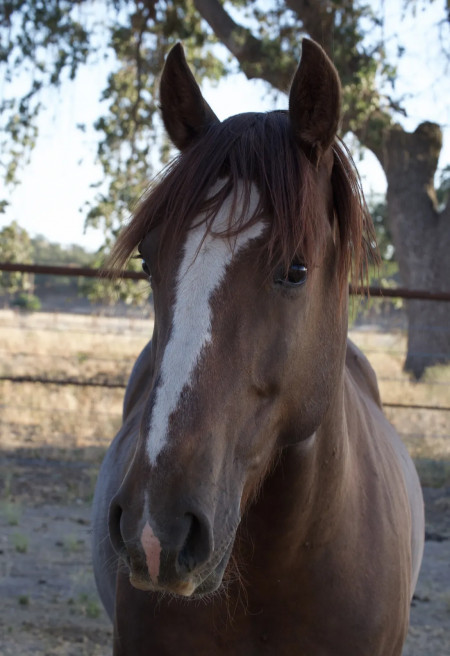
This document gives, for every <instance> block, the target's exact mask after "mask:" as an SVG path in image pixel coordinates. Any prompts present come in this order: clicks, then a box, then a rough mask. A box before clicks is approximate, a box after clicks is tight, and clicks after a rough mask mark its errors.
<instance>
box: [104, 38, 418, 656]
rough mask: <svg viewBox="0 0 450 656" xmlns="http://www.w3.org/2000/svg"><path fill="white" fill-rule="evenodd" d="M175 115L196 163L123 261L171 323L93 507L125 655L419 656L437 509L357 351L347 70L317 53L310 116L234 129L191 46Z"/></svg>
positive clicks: (129, 394) (155, 192)
mask: <svg viewBox="0 0 450 656" xmlns="http://www.w3.org/2000/svg"><path fill="white" fill-rule="evenodd" d="M160 104H161V113H162V118H163V121H164V125H165V128H166V130H167V132H168V135H169V137H170V139H171V140H172V142H173V144H174V145H175V146H176V147H177V148H178V149H179V151H180V152H179V154H178V156H177V157H176V158H175V159H174V160H173V162H172V163H171V164H169V165H168V167H167V168H166V169H165V170H164V172H163V173H162V174H161V175H160V177H159V178H158V179H157V180H156V182H155V183H154V184H153V185H152V186H151V187H150V188H149V191H148V192H147V195H146V196H145V197H144V198H143V199H142V200H141V202H140V205H139V206H138V208H137V210H136V212H135V214H134V216H133V218H132V219H131V221H130V222H129V224H128V226H127V227H126V228H125V229H124V231H123V232H122V233H121V235H120V236H119V238H118V241H117V243H116V246H115V249H114V252H113V255H112V258H113V264H114V267H115V268H116V270H118V269H120V267H123V266H124V264H125V262H126V261H127V259H128V258H129V257H131V256H132V255H133V253H135V252H136V249H137V250H138V252H139V257H140V258H141V259H142V267H143V270H144V272H145V273H146V275H147V276H148V278H149V281H150V282H151V286H152V290H153V300H154V313H155V322H154V330H153V336H152V339H151V341H150V342H149V343H148V345H147V346H146V347H145V348H144V350H143V352H142V353H141V354H140V355H139V357H138V359H137V361H136V363H135V365H134V368H133V370H132V373H131V377H130V379H129V383H128V387H127V390H126V393H125V399H124V408H123V424H122V427H121V428H120V430H119V432H118V434H117V436H116V437H115V439H114V441H113V442H112V444H111V446H110V448H109V450H108V451H107V454H106V456H105V459H104V461H103V464H102V466H101V468H100V473H99V478H98V482H97V486H96V491H95V496H94V502H93V561H94V570H95V577H96V583H97V587H98V591H99V595H100V597H101V600H102V602H103V604H104V606H105V608H106V610H107V612H108V614H109V616H110V618H111V620H112V621H113V624H114V632H113V645H114V647H113V649H114V651H113V653H114V654H115V655H116V656H123V655H133V656H144V655H146V656H147V655H150V654H151V655H152V656H163V655H164V656H171V655H175V654H177V655H178V654H180V653H181V654H186V655H195V656H215V655H217V656H225V655H228V656H231V655H232V656H261V655H264V654H273V655H276V656H294V655H295V656H331V655H333V656H399V655H400V654H401V652H402V645H403V643H404V640H405V636H406V633H407V629H408V623H409V607H410V602H411V599H412V595H413V591H414V587H415V584H416V582H417V577H418V572H419V568H420V562H421V558H422V552H423V541H424V514H423V498H422V493H421V487H420V483H419V480H418V477H417V473H416V471H415V468H414V465H413V462H412V460H411V459H410V457H409V455H408V452H407V450H406V448H405V446H404V445H403V444H402V442H401V440H400V438H399V437H398V435H397V433H396V432H395V430H394V428H393V427H392V426H391V425H390V424H389V422H388V421H387V419H386V418H385V416H384V414H383V410H382V404H381V400H380V394H379V391H378V387H377V381H376V377H375V373H374V371H373V370H372V368H371V366H370V364H369V363H368V361H367V359H366V358H365V356H364V355H363V354H362V353H361V352H360V351H359V350H358V349H357V348H356V347H355V346H354V345H353V344H352V343H351V342H350V341H348V338H347V330H348V325H347V324H348V282H349V279H352V280H354V279H358V280H361V277H360V276H361V275H363V276H365V275H366V274H364V271H367V263H368V261H369V260H370V258H371V254H373V252H374V249H375V250H376V247H375V246H374V233H373V226H372V224H371V221H370V217H369V215H368V211H367V206H366V205H365V201H364V197H363V193H362V189H361V185H360V181H359V177H358V174H357V172H356V170H355V167H354V164H353V163H352V160H351V156H350V154H349V153H348V150H347V149H346V147H345V146H344V144H343V142H342V141H341V140H340V138H339V137H338V136H337V131H338V127H339V120H340V104H341V87H340V81H339V77H338V74H337V72H336V69H335V68H334V66H333V64H332V62H331V61H330V59H329V58H328V56H327V55H326V53H325V52H324V51H323V50H322V48H321V47H320V46H319V45H318V44H316V43H315V42H313V41H310V40H308V39H304V40H303V42H302V55H301V60H300V64H299V67H298V69H297V72H296V73H295V76H294V78H293V82H292V86H291V89H290V92H289V105H288V109H287V110H286V111H281V110H277V111H273V112H267V113H257V112H256V113H245V114H239V115H236V116H233V117H230V118H228V119H226V120H224V121H222V122H221V121H219V119H218V118H217V117H216V115H215V114H214V112H213V110H212V109H211V107H210V106H209V105H208V104H207V102H206V101H205V100H204V98H203V96H202V93H201V91H200V88H199V86H198V85H197V82H196V81H195V78H194V75H193V74H192V72H191V71H190V69H189V66H188V64H187V62H186V59H185V56H184V52H183V48H182V46H181V44H177V45H176V46H175V47H174V48H173V49H172V50H171V51H170V53H169V55H168V56H167V59H166V62H165V65H164V68H163V72H162V76H161V80H160Z"/></svg>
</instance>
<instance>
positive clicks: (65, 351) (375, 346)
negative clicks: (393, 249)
mask: <svg viewBox="0 0 450 656" xmlns="http://www.w3.org/2000/svg"><path fill="white" fill-rule="evenodd" d="M0 270H7V271H18V270H20V271H22V272H23V271H25V272H30V273H39V274H49V275H52V276H53V275H64V276H67V275H75V276H89V277H93V276H98V275H105V272H99V271H98V270H93V269H84V268H74V267H53V266H45V267H43V266H37V265H5V264H0ZM125 277H130V278H133V279H140V278H145V276H144V275H143V274H140V273H135V272H125ZM350 291H351V292H352V293H354V294H361V293H363V292H364V294H365V293H366V291H367V290H362V289H358V288H354V289H351V290H350ZM370 295H371V296H372V297H374V298H375V297H389V298H392V297H394V296H395V297H401V298H409V299H411V298H413V299H417V298H421V299H423V300H427V301H430V302H431V301H433V300H435V301H436V300H438V301H447V300H450V293H444V292H436V293H434V292H430V291H427V292H426V294H423V290H422V291H421V290H402V289H382V288H373V287H372V288H371V289H370ZM378 319H379V323H382V324H383V326H384V328H385V330H384V331H380V330H379V329H377V328H376V327H374V326H372V327H371V326H367V325H359V326H355V327H354V328H353V329H352V330H351V338H352V339H353V341H355V342H356V344H357V345H358V346H359V347H360V348H361V349H362V350H363V352H364V353H365V354H366V355H367V357H368V358H369V360H370V362H371V363H372V365H373V367H374V369H375V370H376V372H377V375H378V382H379V385H380V391H381V396H382V400H383V405H384V408H385V412H386V414H387V415H388V418H389V419H390V420H391V421H392V423H394V425H395V426H396V428H397V430H398V432H399V433H400V434H401V436H402V437H403V439H405V441H406V442H407V444H408V446H409V447H410V449H411V450H412V451H413V453H414V454H415V455H423V454H424V453H425V455H427V456H428V455H431V457H445V458H447V457H449V458H450V415H449V412H450V404H449V399H450V389H449V388H450V367H438V368H436V369H433V370H432V372H431V374H428V373H427V375H426V376H425V377H424V378H423V380H421V381H419V382H416V381H413V380H411V379H410V378H409V376H408V375H407V374H405V372H404V371H403V369H402V365H403V361H404V357H405V352H406V336H405V331H404V330H402V329H397V328H392V327H391V326H390V317H388V316H387V317H385V316H381V317H379V318H378ZM423 328H424V330H427V329H428V328H430V330H436V329H439V330H442V331H447V332H450V326H441V327H439V326H438V327H436V326H430V327H427V325H426V322H425V321H424V326H423ZM151 332H152V321H151V320H150V319H148V318H146V319H144V318H141V319H139V318H136V317H133V318H129V317H128V318H127V317H101V316H94V315H86V316H79V315H77V316H74V315H70V314H66V313H64V312H63V311H58V312H56V313H53V314H51V313H47V314H46V313H42V312H39V313H20V312H19V311H0V345H1V347H0V415H1V417H0V434H1V444H2V446H3V447H5V448H11V449H23V448H27V449H33V448H39V447H40V446H41V445H42V444H43V443H45V444H47V445H49V444H50V445H53V446H54V447H55V448H59V449H62V448H64V449H67V448H73V447H75V448H78V447H80V446H81V447H84V446H86V445H88V446H89V445H96V446H98V445H101V446H104V447H106V446H107V444H108V443H109V442H110V440H111V438H112V437H113V435H114V433H115V432H116V431H117V429H118V428H119V426H120V423H121V412H122V400H123V394H124V388H125V386H126V383H127V380H128V378H129V375H130V371H131V368H132V366H133V364H134V361H135V359H136V357H137V355H138V353H139V352H140V350H141V349H142V348H143V346H144V345H145V344H146V342H147V341H148V339H149V338H150V336H151ZM424 449H425V450H424Z"/></svg>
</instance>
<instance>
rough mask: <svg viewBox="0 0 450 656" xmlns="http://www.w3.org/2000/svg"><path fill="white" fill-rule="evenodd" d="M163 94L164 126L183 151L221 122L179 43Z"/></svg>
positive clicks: (170, 57) (167, 68) (162, 84)
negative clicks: (211, 126)
mask: <svg viewBox="0 0 450 656" xmlns="http://www.w3.org/2000/svg"><path fill="white" fill-rule="evenodd" d="M159 95H160V103H161V112H162V117H163V121H164V125H165V126H166V130H167V132H168V134H169V137H170V138H171V140H172V142H173V144H174V145H175V146H176V147H177V148H179V150H185V149H186V148H187V147H188V146H190V145H191V143H193V142H194V141H195V140H196V139H198V137H200V136H201V135H202V134H203V133H204V132H205V130H206V129H207V128H208V126H209V125H211V124H212V123H216V122H218V121H219V119H218V118H217V116H216V115H215V114H214V112H213V111H212V109H211V107H210V106H209V105H208V103H207V102H206V100H205V99H204V98H203V96H202V93H201V91H200V88H199V86H198V84H197V82H196V81H195V78H194V76H193V75H192V73H191V71H190V69H189V66H188V65H187V62H186V58H185V56H184V51H183V46H182V45H181V43H177V45H176V46H174V47H173V48H172V50H171V51H170V52H169V54H168V56H167V59H166V64H165V66H164V70H163V72H162V76H161V82H160V89H159Z"/></svg>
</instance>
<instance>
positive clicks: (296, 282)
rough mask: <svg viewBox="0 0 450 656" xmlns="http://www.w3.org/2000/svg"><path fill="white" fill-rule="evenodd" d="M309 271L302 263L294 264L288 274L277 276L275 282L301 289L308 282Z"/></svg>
mask: <svg viewBox="0 0 450 656" xmlns="http://www.w3.org/2000/svg"><path fill="white" fill-rule="evenodd" d="M307 277H308V269H307V268H306V266H305V265H304V264H302V263H301V262H292V264H291V265H290V267H289V269H288V270H287V273H285V274H282V275H279V276H277V278H276V279H275V282H276V283H278V284H280V285H285V286H287V287H300V286H301V285H303V284H304V283H305V282H306V279H307Z"/></svg>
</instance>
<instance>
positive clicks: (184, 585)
mask: <svg viewBox="0 0 450 656" xmlns="http://www.w3.org/2000/svg"><path fill="white" fill-rule="evenodd" d="M232 547H233V541H232V542H231V544H230V545H229V547H228V548H227V549H226V551H225V553H224V554H223V556H222V558H221V560H220V561H219V563H218V564H217V565H216V566H215V567H213V569H212V570H211V571H210V572H209V573H207V574H206V576H205V574H204V573H203V572H202V575H199V574H198V573H197V574H194V575H193V576H191V577H189V578H187V579H183V580H173V581H171V582H170V583H164V584H163V585H161V584H160V583H156V584H155V583H153V582H152V581H151V579H150V577H149V576H148V574H147V573H146V572H144V571H143V570H142V569H138V570H134V569H132V568H130V570H129V581H130V583H131V585H132V586H133V587H134V588H136V589H137V590H143V591H144V592H157V593H158V592H159V593H162V594H170V595H173V596H175V597H181V598H184V599H189V598H190V599H200V598H202V597H205V596H207V595H210V594H212V593H214V592H216V591H217V590H218V589H219V588H220V586H221V584H222V580H223V575H224V573H225V569H226V567H227V565H228V561H229V558H230V554H231V550H232Z"/></svg>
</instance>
